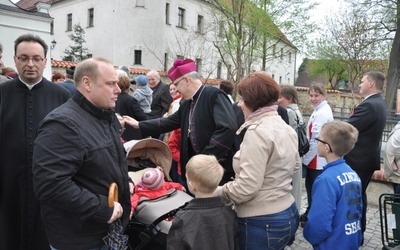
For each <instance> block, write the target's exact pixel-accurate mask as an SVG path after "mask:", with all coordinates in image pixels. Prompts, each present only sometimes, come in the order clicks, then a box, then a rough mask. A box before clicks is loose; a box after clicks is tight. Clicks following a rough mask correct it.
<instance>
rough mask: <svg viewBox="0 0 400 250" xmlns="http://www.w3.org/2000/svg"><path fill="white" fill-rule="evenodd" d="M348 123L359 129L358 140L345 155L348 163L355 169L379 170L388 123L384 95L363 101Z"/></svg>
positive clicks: (373, 96)
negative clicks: (382, 141)
mask: <svg viewBox="0 0 400 250" xmlns="http://www.w3.org/2000/svg"><path fill="white" fill-rule="evenodd" d="M348 123H350V124H351V125H353V126H354V127H355V128H356V129H357V130H358V140H357V142H356V145H355V146H354V148H353V149H352V150H351V151H350V152H349V153H348V154H347V155H345V157H344V159H345V160H346V163H347V164H349V166H350V167H351V168H352V169H354V170H359V171H374V170H379V169H380V160H381V158H380V154H381V139H382V133H383V129H384V128H385V125H386V105H385V101H384V100H383V98H382V96H381V95H380V94H375V95H372V96H370V97H368V98H367V99H365V100H364V101H363V102H361V103H360V105H358V106H357V107H356V108H355V109H354V114H353V115H352V116H350V118H349V120H348Z"/></svg>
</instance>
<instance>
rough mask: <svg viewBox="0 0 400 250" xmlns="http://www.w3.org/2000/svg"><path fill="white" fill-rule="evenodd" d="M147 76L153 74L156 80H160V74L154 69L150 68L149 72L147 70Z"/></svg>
mask: <svg viewBox="0 0 400 250" xmlns="http://www.w3.org/2000/svg"><path fill="white" fill-rule="evenodd" d="M146 75H147V76H154V77H155V78H156V79H157V80H160V79H161V78H160V74H158V72H157V71H155V70H150V71H149V72H147V74H146Z"/></svg>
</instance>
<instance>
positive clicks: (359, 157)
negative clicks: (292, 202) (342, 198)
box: [344, 71, 386, 232]
mask: <svg viewBox="0 0 400 250" xmlns="http://www.w3.org/2000/svg"><path fill="white" fill-rule="evenodd" d="M384 83H385V76H384V75H383V74H382V73H381V72H376V71H371V72H367V73H365V74H364V76H363V78H362V80H361V84H360V85H359V86H360V94H361V96H363V97H364V98H365V99H364V100H363V101H362V102H361V103H360V105H358V106H357V107H356V108H355V109H354V113H353V114H352V115H351V116H350V118H349V120H348V123H350V124H351V125H353V126H354V127H356V128H357V130H358V133H359V134H358V140H357V142H356V145H355V146H354V148H353V150H351V151H350V152H349V153H348V154H347V155H346V156H345V157H344V159H345V160H346V163H347V164H349V166H350V167H351V168H352V169H353V170H354V171H355V172H356V173H357V174H358V176H359V177H360V179H361V184H362V195H363V197H362V198H363V218H362V220H361V228H362V230H363V232H364V231H365V227H366V211H367V195H366V190H367V187H368V184H369V182H370V180H371V177H372V174H373V173H374V171H375V170H379V169H380V151H381V139H382V133H383V129H384V128H385V125H386V105H385V102H384V100H383V98H382V96H381V94H380V93H381V91H382V89H383V85H384ZM349 202H351V201H349ZM354 204H356V203H354Z"/></svg>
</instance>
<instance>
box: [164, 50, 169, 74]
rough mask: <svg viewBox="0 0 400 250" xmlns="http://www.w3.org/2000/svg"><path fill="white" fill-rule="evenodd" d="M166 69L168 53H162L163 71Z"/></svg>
mask: <svg viewBox="0 0 400 250" xmlns="http://www.w3.org/2000/svg"><path fill="white" fill-rule="evenodd" d="M167 70H168V53H164V71H167Z"/></svg>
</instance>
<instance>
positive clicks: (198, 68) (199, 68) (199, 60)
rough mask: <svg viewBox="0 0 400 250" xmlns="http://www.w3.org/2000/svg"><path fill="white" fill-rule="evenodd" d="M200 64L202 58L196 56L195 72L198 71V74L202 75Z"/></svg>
mask: <svg viewBox="0 0 400 250" xmlns="http://www.w3.org/2000/svg"><path fill="white" fill-rule="evenodd" d="M202 66H203V65H202V60H201V59H200V58H196V71H197V73H199V76H203V74H202V73H201V70H202Z"/></svg>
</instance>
